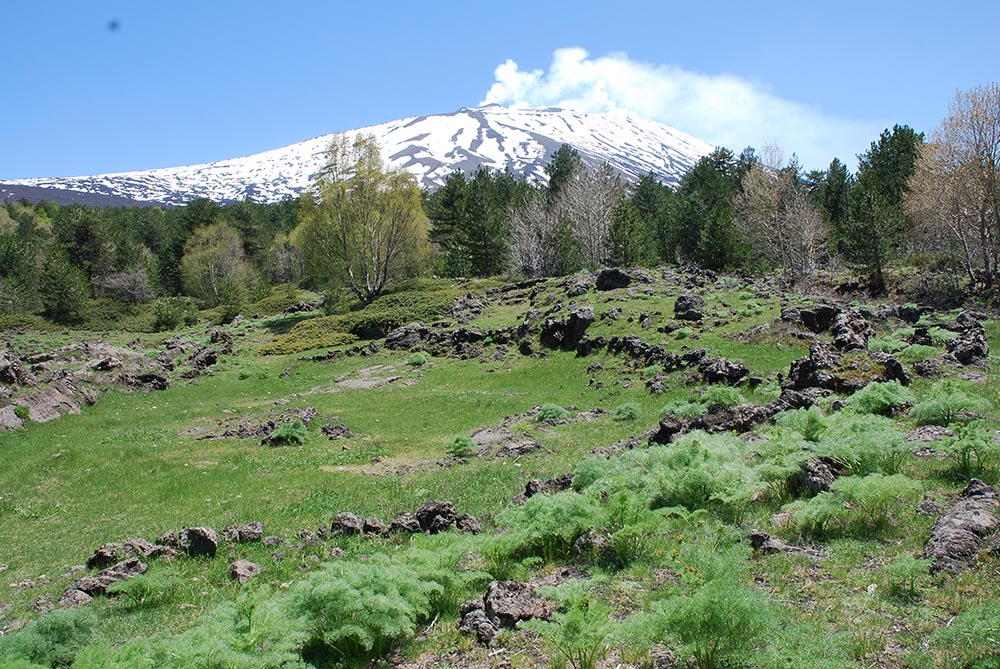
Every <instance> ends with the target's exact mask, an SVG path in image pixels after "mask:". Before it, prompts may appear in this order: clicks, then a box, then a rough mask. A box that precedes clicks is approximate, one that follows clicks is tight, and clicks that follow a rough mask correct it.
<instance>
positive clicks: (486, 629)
mask: <svg viewBox="0 0 1000 669" xmlns="http://www.w3.org/2000/svg"><path fill="white" fill-rule="evenodd" d="M458 629H459V631H460V632H462V633H463V634H468V635H469V636H472V635H475V637H476V640H477V641H478V642H479V643H481V644H484V645H489V644H490V643H491V642H492V641H493V637H495V636H496V635H497V633H498V632H499V631H500V628H499V627H497V626H496V625H495V624H494V623H493V621H492V620H490V618H489V616H487V615H486V604H485V602H483V600H481V599H470V600H468V601H466V602H463V603H462V604H461V606H459V607H458Z"/></svg>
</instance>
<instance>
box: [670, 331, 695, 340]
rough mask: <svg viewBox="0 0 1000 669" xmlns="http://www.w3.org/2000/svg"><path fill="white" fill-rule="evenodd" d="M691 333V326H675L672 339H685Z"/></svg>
mask: <svg viewBox="0 0 1000 669" xmlns="http://www.w3.org/2000/svg"><path fill="white" fill-rule="evenodd" d="M692 334H693V331H692V330H691V328H677V329H676V330H674V339H677V340H681V339H687V338H688V337H690V336H691V335H692Z"/></svg>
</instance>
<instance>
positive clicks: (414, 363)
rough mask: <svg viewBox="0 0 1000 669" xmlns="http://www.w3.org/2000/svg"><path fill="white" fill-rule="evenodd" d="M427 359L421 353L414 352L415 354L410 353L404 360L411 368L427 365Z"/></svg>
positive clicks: (427, 357) (425, 355)
mask: <svg viewBox="0 0 1000 669" xmlns="http://www.w3.org/2000/svg"><path fill="white" fill-rule="evenodd" d="M429 359H430V356H428V355H427V354H426V353H424V352H423V351H416V352H415V353H411V354H410V355H409V357H408V358H407V359H406V364H407V365H410V366H411V367H422V366H424V365H426V364H427V361H428V360H429Z"/></svg>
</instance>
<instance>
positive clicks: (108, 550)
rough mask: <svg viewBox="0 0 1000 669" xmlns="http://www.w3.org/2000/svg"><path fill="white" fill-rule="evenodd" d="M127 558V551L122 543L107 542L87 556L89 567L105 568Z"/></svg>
mask: <svg viewBox="0 0 1000 669" xmlns="http://www.w3.org/2000/svg"><path fill="white" fill-rule="evenodd" d="M124 558H125V551H124V549H123V546H122V545H121V544H117V543H106V544H104V545H103V546H101V547H100V548H98V549H97V550H96V551H94V554H93V555H91V556H90V557H89V558H87V568H88V569H104V568H105V567H110V566H111V565H113V564H115V563H117V562H121V561H122V560H123V559H124Z"/></svg>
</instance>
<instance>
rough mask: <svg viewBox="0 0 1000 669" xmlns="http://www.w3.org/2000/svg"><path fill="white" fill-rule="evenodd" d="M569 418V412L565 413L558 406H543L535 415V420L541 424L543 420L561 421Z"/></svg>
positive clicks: (547, 404)
mask: <svg viewBox="0 0 1000 669" xmlns="http://www.w3.org/2000/svg"><path fill="white" fill-rule="evenodd" d="M568 417H569V411H566V409H564V408H563V407H561V406H559V405H558V404H549V403H546V404H543V405H542V406H541V408H540V409H539V410H538V413H537V414H535V420H537V421H538V422H541V421H543V420H562V419H564V418H568Z"/></svg>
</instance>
